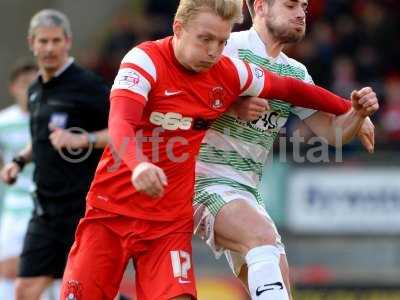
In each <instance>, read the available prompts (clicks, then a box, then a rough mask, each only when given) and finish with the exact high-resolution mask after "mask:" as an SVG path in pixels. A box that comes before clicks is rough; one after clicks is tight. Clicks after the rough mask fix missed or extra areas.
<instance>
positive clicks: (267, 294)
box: [246, 245, 289, 300]
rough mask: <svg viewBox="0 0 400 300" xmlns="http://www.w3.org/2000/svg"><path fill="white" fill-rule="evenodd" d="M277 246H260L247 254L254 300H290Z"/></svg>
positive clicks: (251, 293)
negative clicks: (280, 266)
mask: <svg viewBox="0 0 400 300" xmlns="http://www.w3.org/2000/svg"><path fill="white" fill-rule="evenodd" d="M279 260H280V252H279V250H278V248H277V247H276V246H270V245H265V246H260V247H256V248H253V249H251V250H250V251H249V252H247V255H246V262H247V268H248V280H249V289H250V295H251V299H252V300H289V295H288V292H287V290H286V287H285V284H284V283H283V277H282V274H281V270H280V268H279Z"/></svg>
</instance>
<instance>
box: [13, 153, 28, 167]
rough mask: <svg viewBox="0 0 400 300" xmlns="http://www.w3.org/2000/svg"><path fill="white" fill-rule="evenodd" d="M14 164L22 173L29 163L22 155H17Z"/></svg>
mask: <svg viewBox="0 0 400 300" xmlns="http://www.w3.org/2000/svg"><path fill="white" fill-rule="evenodd" d="M12 162H13V163H14V164H16V165H17V166H18V167H19V169H20V171H22V170H23V169H24V167H25V165H26V163H27V160H26V159H25V157H23V156H22V155H17V156H14V157H13V159H12Z"/></svg>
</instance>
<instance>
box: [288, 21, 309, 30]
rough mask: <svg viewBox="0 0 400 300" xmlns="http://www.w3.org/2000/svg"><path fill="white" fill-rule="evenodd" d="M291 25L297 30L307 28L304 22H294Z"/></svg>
mask: <svg viewBox="0 0 400 300" xmlns="http://www.w3.org/2000/svg"><path fill="white" fill-rule="evenodd" d="M291 23H292V24H293V25H294V26H295V27H297V28H302V29H303V28H304V27H305V26H306V23H305V22H303V21H292V22H291Z"/></svg>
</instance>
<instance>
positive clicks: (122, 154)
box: [108, 48, 167, 197]
mask: <svg viewBox="0 0 400 300" xmlns="http://www.w3.org/2000/svg"><path fill="white" fill-rule="evenodd" d="M155 70H156V68H155V66H154V63H153V62H152V60H151V58H150V56H149V55H147V54H146V52H144V51H143V50H141V49H138V48H135V49H133V50H132V51H130V52H129V53H128V54H127V55H126V56H125V58H124V60H123V61H122V64H121V67H120V70H119V72H118V75H117V77H116V78H115V81H114V85H113V88H112V91H111V95H110V115H109V121H108V130H109V137H110V144H111V147H112V148H113V153H114V154H115V155H116V156H117V158H118V159H120V160H122V162H123V163H124V164H126V165H127V166H128V168H129V169H130V170H131V171H132V177H131V180H132V184H133V186H134V187H135V189H136V190H137V191H139V192H142V193H144V194H147V195H148V196H151V197H160V196H162V194H163V192H164V186H166V185H167V180H166V176H165V174H164V172H163V170H162V169H161V168H159V167H157V166H155V165H153V164H151V163H149V162H147V161H146V158H145V157H144V155H143V154H142V151H141V147H140V145H141V142H140V141H138V140H137V137H136V129H137V126H138V125H139V123H140V121H141V118H142V113H143V109H144V107H145V105H146V103H147V101H148V95H149V92H150V90H151V89H152V87H153V86H154V82H155V81H156V73H155ZM142 142H143V141H142Z"/></svg>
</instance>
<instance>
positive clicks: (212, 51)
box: [207, 42, 220, 60]
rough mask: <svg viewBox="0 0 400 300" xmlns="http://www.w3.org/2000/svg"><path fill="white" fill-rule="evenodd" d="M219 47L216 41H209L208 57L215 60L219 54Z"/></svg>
mask: <svg viewBox="0 0 400 300" xmlns="http://www.w3.org/2000/svg"><path fill="white" fill-rule="evenodd" d="M219 52H220V49H219V46H218V42H213V43H210V45H209V47H208V53H207V54H208V57H209V58H211V59H213V60H215V59H216V58H217V57H218V55H219Z"/></svg>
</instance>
